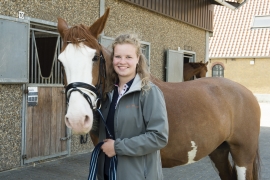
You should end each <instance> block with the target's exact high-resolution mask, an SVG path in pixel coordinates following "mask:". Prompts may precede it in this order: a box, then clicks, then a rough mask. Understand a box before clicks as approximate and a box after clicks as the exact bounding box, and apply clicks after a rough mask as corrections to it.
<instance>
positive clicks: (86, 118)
mask: <svg viewBox="0 0 270 180" xmlns="http://www.w3.org/2000/svg"><path fill="white" fill-rule="evenodd" d="M89 122H90V118H89V116H85V119H84V125H87V124H88V123H89Z"/></svg>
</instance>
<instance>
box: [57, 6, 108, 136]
mask: <svg viewBox="0 0 270 180" xmlns="http://www.w3.org/2000/svg"><path fill="white" fill-rule="evenodd" d="M108 15H109V9H107V11H106V12H105V14H104V15H103V16H102V17H100V18H99V19H98V20H97V21H96V22H94V23H93V24H92V25H91V26H90V27H88V26H85V25H77V26H73V27H70V28H69V27H68V25H67V23H66V21H65V20H63V19H61V18H58V31H59V33H60V35H61V37H62V40H63V48H62V51H61V54H60V55H59V57H58V59H59V61H61V63H62V64H63V67H64V70H65V85H66V96H67V103H68V109H67V113H66V116H65V123H66V125H67V127H69V128H71V129H72V130H73V133H74V134H86V133H88V132H89V131H90V129H91V128H92V124H93V110H95V108H96V106H97V101H98V98H99V97H101V96H102V86H103V85H104V84H105V82H104V76H105V60H104V58H103V55H102V54H103V53H102V52H103V51H104V50H103V48H102V46H101V45H99V43H98V40H97V38H98V36H99V34H100V33H101V32H102V31H103V29H104V27H105V23H106V21H107V18H108Z"/></svg>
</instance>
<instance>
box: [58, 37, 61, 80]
mask: <svg viewBox="0 0 270 180" xmlns="http://www.w3.org/2000/svg"><path fill="white" fill-rule="evenodd" d="M58 38H59V43H58V46H57V59H58V56H59V54H60V43H61V42H60V36H58ZM57 70H58V73H57V83H61V79H60V78H61V77H60V76H61V67H60V63H59V62H58V61H57Z"/></svg>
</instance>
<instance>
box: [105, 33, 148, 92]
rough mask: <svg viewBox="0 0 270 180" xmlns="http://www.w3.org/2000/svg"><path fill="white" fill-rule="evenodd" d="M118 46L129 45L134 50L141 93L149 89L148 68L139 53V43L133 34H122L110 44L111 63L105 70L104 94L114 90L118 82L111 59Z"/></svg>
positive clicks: (143, 57)
mask: <svg viewBox="0 0 270 180" xmlns="http://www.w3.org/2000/svg"><path fill="white" fill-rule="evenodd" d="M118 44H131V45H133V46H134V47H135V48H136V53H137V56H138V57H139V62H138V64H137V67H136V73H137V74H138V75H139V76H140V78H141V80H142V84H141V88H142V90H143V91H147V90H149V89H150V85H149V81H150V73H149V71H148V66H147V64H146V58H145V56H144V55H143V54H142V51H141V43H140V40H139V39H138V37H137V36H136V35H134V34H122V35H119V36H118V37H116V38H115V40H114V42H113V43H112V54H111V59H110V60H111V63H108V64H110V65H109V67H108V68H107V69H108V70H107V78H106V81H107V82H106V85H107V86H106V89H105V92H106V93H107V92H110V91H112V90H113V89H114V84H115V83H117V82H118V75H117V73H116V72H115V71H114V68H113V63H112V61H113V57H114V48H115V46H116V45H118Z"/></svg>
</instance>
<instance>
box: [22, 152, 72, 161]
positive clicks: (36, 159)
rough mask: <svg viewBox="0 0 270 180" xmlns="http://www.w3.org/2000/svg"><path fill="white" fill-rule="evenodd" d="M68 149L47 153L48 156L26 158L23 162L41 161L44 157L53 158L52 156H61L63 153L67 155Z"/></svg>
mask: <svg viewBox="0 0 270 180" xmlns="http://www.w3.org/2000/svg"><path fill="white" fill-rule="evenodd" d="M68 154H69V151H63V152H61V153H57V154H53V155H49V156H39V157H34V158H31V159H27V160H24V162H25V163H31V162H35V161H41V160H44V159H49V158H54V157H58V156H63V155H68Z"/></svg>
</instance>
